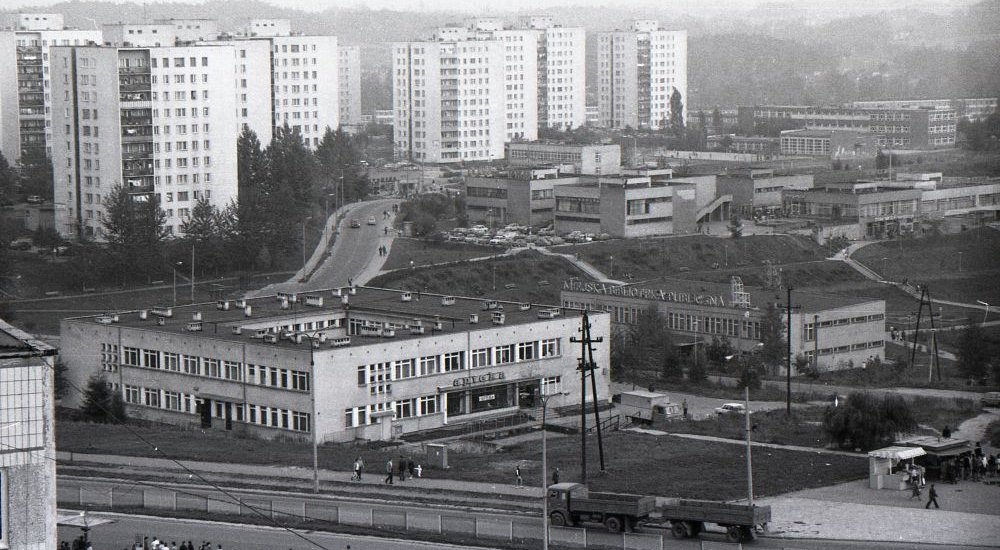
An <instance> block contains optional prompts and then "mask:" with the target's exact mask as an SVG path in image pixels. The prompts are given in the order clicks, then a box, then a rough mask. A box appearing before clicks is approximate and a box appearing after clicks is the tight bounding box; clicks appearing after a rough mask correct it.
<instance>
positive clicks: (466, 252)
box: [382, 238, 501, 270]
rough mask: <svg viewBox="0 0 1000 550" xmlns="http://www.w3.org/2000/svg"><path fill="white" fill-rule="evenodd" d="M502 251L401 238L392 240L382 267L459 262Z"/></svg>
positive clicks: (454, 243)
mask: <svg viewBox="0 0 1000 550" xmlns="http://www.w3.org/2000/svg"><path fill="white" fill-rule="evenodd" d="M499 252H501V250H500V249H498V248H494V247H490V246H480V245H475V244H465V243H456V242H448V241H442V242H436V241H431V240H427V239H409V238H399V239H395V240H393V241H392V250H391V251H390V252H389V257H388V258H387V259H386V261H385V266H383V268H382V269H387V270H388V269H400V268H403V267H409V266H410V261H411V260H412V261H413V265H415V266H425V265H433V264H440V263H445V262H457V261H461V260H468V259H470V258H482V257H483V256H492V255H494V254H497V253H499Z"/></svg>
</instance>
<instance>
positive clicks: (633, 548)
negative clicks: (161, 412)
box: [57, 477, 738, 550]
mask: <svg viewBox="0 0 1000 550" xmlns="http://www.w3.org/2000/svg"><path fill="white" fill-rule="evenodd" d="M230 494H233V495H234V496H236V497H237V499H238V500H236V501H234V500H232V499H228V498H227V497H226V496H225V495H222V494H221V493H215V492H212V491H208V490H205V489H202V488H188V487H184V486H174V487H163V486H161V487H149V486H141V485H131V486H127V487H122V486H117V485H114V484H111V483H104V482H94V481H90V480H73V479H69V478H64V477H61V478H60V479H59V485H58V487H57V501H58V504H59V506H60V507H70V508H77V507H79V508H88V507H92V508H100V509H110V510H116V509H117V510H129V511H133V510H158V511H167V512H200V513H206V514H217V515H219V516H238V517H245V518H248V519H249V518H254V519H260V517H261V516H266V517H269V518H271V519H273V520H281V521H290V520H303V521H320V522H329V523H332V524H335V525H349V526H353V527H362V528H365V527H367V528H372V529H379V530H388V531H398V532H424V533H435V534H439V535H442V536H444V537H447V536H460V537H470V536H471V537H475V538H477V539H488V540H494V541H511V542H516V543H526V542H530V541H538V540H541V535H542V526H541V518H540V517H537V518H532V517H513V518H512V517H503V516H499V515H495V514H467V515H460V514H458V513H455V512H451V511H438V510H433V509H429V508H420V509H414V510H410V509H407V508H406V507H405V506H390V505H379V504H368V503H363V502H345V501H338V500H327V499H323V498H309V497H305V496H303V497H294V496H272V495H270V494H267V493H254V494H252V495H250V494H246V493H242V492H239V491H236V492H233V491H230ZM549 542H550V544H552V545H553V546H555V547H558V546H572V547H574V548H611V549H617V548H621V549H622V550H664V548H665V546H664V541H663V536H662V535H658V534H649V533H608V532H605V531H603V530H599V529H592V530H587V529H581V528H571V527H550V528H549ZM727 548H733V546H728V547H727ZM736 548H738V546H737V547H736Z"/></svg>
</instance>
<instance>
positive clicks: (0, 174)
mask: <svg viewBox="0 0 1000 550" xmlns="http://www.w3.org/2000/svg"><path fill="white" fill-rule="evenodd" d="M18 185H19V183H18V178H17V172H16V171H15V170H14V168H13V167H12V166H11V165H10V163H9V162H7V157H5V156H4V155H3V151H0V205H3V204H4V203H5V202H6V201H7V200H12V199H11V197H13V196H14V193H16V192H17V188H18Z"/></svg>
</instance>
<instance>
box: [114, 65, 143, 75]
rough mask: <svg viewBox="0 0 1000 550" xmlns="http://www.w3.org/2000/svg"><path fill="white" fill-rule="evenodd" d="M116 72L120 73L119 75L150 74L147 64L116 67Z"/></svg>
mask: <svg viewBox="0 0 1000 550" xmlns="http://www.w3.org/2000/svg"><path fill="white" fill-rule="evenodd" d="M118 74H119V75H121V76H124V75H149V74H150V68H149V67H148V66H140V67H119V68H118Z"/></svg>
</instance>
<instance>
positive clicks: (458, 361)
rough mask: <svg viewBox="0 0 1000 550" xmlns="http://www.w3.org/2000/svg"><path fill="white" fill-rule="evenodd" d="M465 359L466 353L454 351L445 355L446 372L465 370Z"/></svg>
mask: <svg viewBox="0 0 1000 550" xmlns="http://www.w3.org/2000/svg"><path fill="white" fill-rule="evenodd" d="M464 358H465V352H464V351H453V352H451V353H446V354H444V371H445V372H451V371H456V370H462V369H464V368H465V364H464V361H463V359H464Z"/></svg>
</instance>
